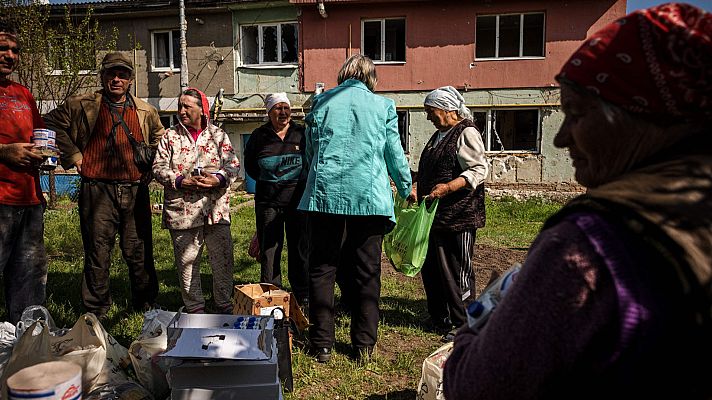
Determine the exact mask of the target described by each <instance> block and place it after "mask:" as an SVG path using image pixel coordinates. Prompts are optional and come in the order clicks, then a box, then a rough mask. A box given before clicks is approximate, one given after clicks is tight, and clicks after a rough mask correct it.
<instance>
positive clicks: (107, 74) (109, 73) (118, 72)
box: [104, 69, 131, 79]
mask: <svg viewBox="0 0 712 400" xmlns="http://www.w3.org/2000/svg"><path fill="white" fill-rule="evenodd" d="M115 76H118V77H119V79H129V78H131V72H129V71H125V70H122V69H108V70H106V71H104V78H108V79H114V77H115Z"/></svg>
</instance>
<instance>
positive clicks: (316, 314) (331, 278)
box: [308, 213, 391, 348]
mask: <svg viewBox="0 0 712 400" xmlns="http://www.w3.org/2000/svg"><path fill="white" fill-rule="evenodd" d="M309 224H310V227H311V229H310V231H311V240H310V247H309V250H310V251H309V257H308V259H309V278H310V282H309V283H310V285H309V298H310V302H309V320H310V321H309V322H311V323H312V326H311V327H310V328H309V337H310V340H311V345H312V347H314V348H322V347H326V348H331V347H333V346H334V342H335V335H334V283H335V280H336V274H337V271H339V273H340V274H342V276H343V277H344V282H343V283H344V284H347V285H348V287H349V289H348V291H347V293H348V296H349V297H350V298H349V299H348V300H347V301H348V303H349V304H350V305H351V344H352V345H353V346H354V347H357V348H359V347H366V346H373V345H375V344H376V340H377V333H378V321H379V319H380V311H379V305H378V303H379V300H380V297H381V246H382V244H383V235H384V234H385V233H386V232H387V230H388V229H389V228H390V227H391V222H390V221H389V220H388V217H383V216H349V215H337V214H325V213H309Z"/></svg>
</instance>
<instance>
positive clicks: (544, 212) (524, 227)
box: [477, 197, 562, 249]
mask: <svg viewBox="0 0 712 400" xmlns="http://www.w3.org/2000/svg"><path fill="white" fill-rule="evenodd" d="M561 206H562V204H561V203H558V202H554V201H551V200H546V199H543V198H530V199H527V200H516V199H514V198H511V197H510V198H503V199H501V200H496V201H493V200H490V199H489V198H487V199H486V200H485V208H486V209H487V225H486V226H485V227H484V228H483V229H480V230H478V231H477V243H481V244H488V245H490V246H496V247H509V248H515V249H528V248H529V245H530V244H531V242H532V240H533V239H534V237H536V235H537V233H539V229H541V225H542V224H543V223H544V221H546V219H547V218H548V217H549V216H551V215H552V214H553V213H555V212H556V211H557V210H559V208H561Z"/></svg>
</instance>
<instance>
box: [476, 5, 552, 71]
mask: <svg viewBox="0 0 712 400" xmlns="http://www.w3.org/2000/svg"><path fill="white" fill-rule="evenodd" d="M544 32H545V29H544V13H543V12H538V13H525V14H503V15H478V16H477V27H476V29H475V59H488V58H527V57H544Z"/></svg>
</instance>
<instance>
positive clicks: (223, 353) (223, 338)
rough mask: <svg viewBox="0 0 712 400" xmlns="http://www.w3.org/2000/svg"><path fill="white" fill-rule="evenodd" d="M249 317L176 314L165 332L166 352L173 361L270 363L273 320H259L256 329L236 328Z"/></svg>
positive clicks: (272, 345)
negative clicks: (265, 361) (193, 359)
mask: <svg viewBox="0 0 712 400" xmlns="http://www.w3.org/2000/svg"><path fill="white" fill-rule="evenodd" d="M240 317H243V318H249V316H236V315H219V314H184V313H180V312H178V313H176V316H175V317H174V318H173V320H171V322H170V323H169V324H168V327H167V329H166V331H167V334H168V347H167V349H168V350H167V351H166V352H165V353H163V354H162V355H161V356H163V357H174V358H199V359H228V360H269V359H271V358H273V356H274V352H275V350H274V349H275V348H276V347H275V343H276V342H275V340H274V319H272V318H270V317H261V318H258V320H259V322H258V323H257V324H256V325H257V326H256V327H255V329H234V324H235V322H236V321H237V319H238V318H240Z"/></svg>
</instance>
